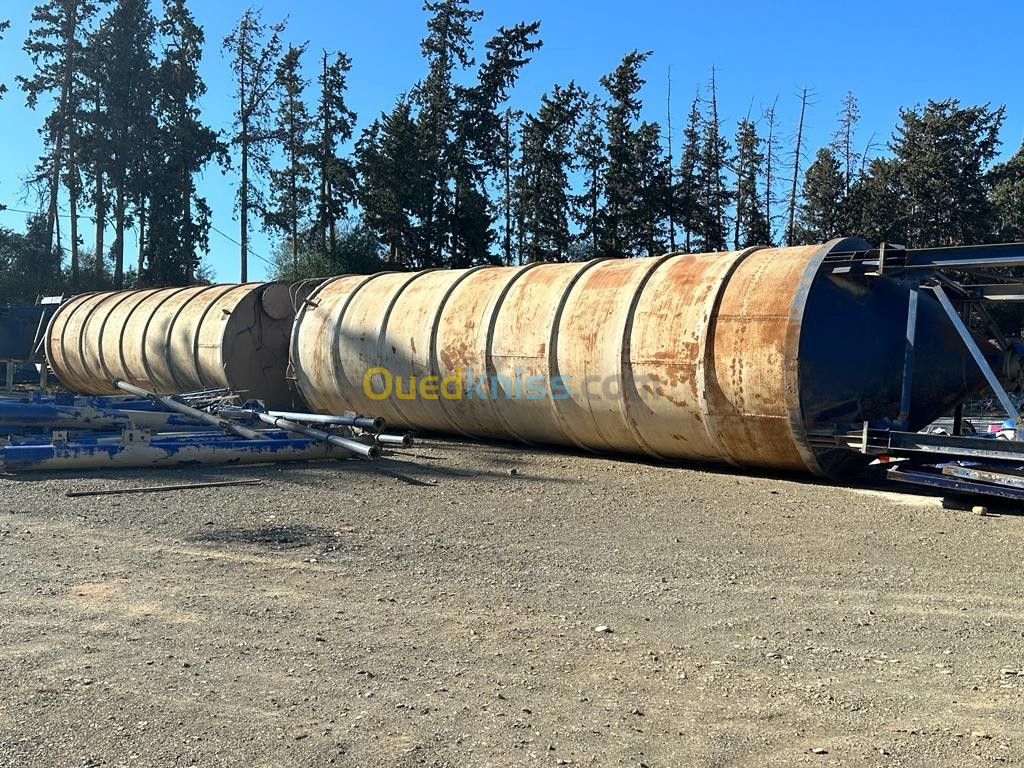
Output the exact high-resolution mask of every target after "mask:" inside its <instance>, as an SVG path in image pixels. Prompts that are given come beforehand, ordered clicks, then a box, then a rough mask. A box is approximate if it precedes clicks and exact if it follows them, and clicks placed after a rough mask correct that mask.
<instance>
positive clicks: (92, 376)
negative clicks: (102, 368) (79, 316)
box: [78, 293, 118, 390]
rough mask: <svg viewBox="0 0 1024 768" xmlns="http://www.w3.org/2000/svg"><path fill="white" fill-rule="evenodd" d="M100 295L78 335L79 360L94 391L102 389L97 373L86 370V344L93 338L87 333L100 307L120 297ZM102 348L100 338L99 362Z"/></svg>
mask: <svg viewBox="0 0 1024 768" xmlns="http://www.w3.org/2000/svg"><path fill="white" fill-rule="evenodd" d="M99 295H100V296H101V298H100V300H99V301H97V302H95V303H94V304H93V305H92V307H90V308H89V311H88V312H86V314H85V319H84V320H83V321H82V330H81V332H80V333H79V334H78V359H79V361H80V362H81V363H82V370H83V373H84V375H85V379H86V381H87V383H88V384H89V385H90V386H91V388H92V389H93V390H96V389H100V388H101V387H99V386H97V385H96V380H97V373H96V372H95V371H89V370H87V369H86V366H87V365H88V362H87V360H86V356H85V344H86V341H87V340H91V338H92V334H89V333H87V332H86V331H88V329H89V323H90V321H91V320H92V317H93V315H94V314H95V313H96V310H97V309H99V308H100V307H102V306H103V305H104V304H105V303H106V302H108V301H110V299H113V298H116V297H117V296H118V294H117V293H108V294H105V295H104V294H99ZM102 346H103V339H102V338H99V339H98V340H97V343H96V358H97V360H98V359H99V355H100V349H101V348H102Z"/></svg>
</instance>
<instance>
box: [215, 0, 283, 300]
mask: <svg viewBox="0 0 1024 768" xmlns="http://www.w3.org/2000/svg"><path fill="white" fill-rule="evenodd" d="M283 31H284V24H283V23H277V24H272V25H270V26H269V27H268V26H267V25H266V24H264V23H263V14H262V11H259V10H256V9H253V8H249V9H247V10H246V11H245V13H243V14H242V18H241V20H240V21H239V22H238V25H237V26H236V27H235V29H234V30H233V31H232V32H231V34H229V35H228V36H227V37H226V38H224V49H225V50H226V51H227V52H228V53H229V54H230V55H231V71H232V72H234V75H235V125H234V132H233V136H232V137H231V144H232V146H234V147H237V149H238V153H239V168H240V173H241V180H240V183H239V186H238V213H239V218H240V220H241V221H240V224H239V234H240V242H241V246H240V247H241V252H240V262H241V275H240V280H241V282H243V283H244V282H246V281H247V280H248V279H249V213H250V212H251V210H252V209H253V208H255V209H257V210H258V211H262V210H263V207H264V205H263V195H262V189H261V187H260V185H259V183H258V181H259V179H260V178H262V177H263V176H265V175H266V174H267V172H268V171H269V167H270V156H269V153H270V149H271V146H272V144H273V140H274V138H275V134H274V130H273V127H272V125H271V122H272V117H273V114H274V109H275V104H276V100H277V91H278V88H277V80H276V78H275V72H276V70H277V65H278V61H279V59H280V56H281V33H282V32H283Z"/></svg>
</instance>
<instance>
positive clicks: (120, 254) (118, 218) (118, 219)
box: [113, 178, 126, 290]
mask: <svg viewBox="0 0 1024 768" xmlns="http://www.w3.org/2000/svg"><path fill="white" fill-rule="evenodd" d="M114 195H115V200H114V249H113V250H114V288H116V289H117V290H120V289H121V288H123V287H124V220H125V205H126V201H125V194H124V179H123V178H119V179H118V181H117V190H116V192H115V193H114Z"/></svg>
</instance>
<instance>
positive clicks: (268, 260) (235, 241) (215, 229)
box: [210, 224, 276, 267]
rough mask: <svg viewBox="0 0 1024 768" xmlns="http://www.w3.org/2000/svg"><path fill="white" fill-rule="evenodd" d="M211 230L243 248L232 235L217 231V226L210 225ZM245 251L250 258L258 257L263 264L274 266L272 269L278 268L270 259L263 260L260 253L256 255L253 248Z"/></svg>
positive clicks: (247, 248)
mask: <svg viewBox="0 0 1024 768" xmlns="http://www.w3.org/2000/svg"><path fill="white" fill-rule="evenodd" d="M210 229H212V230H213V231H214V232H216V233H217V234H218V235H220V236H221V237H223V238H224V239H225V240H227V241H228V242H230V243H234V244H235V245H237V246H238V247H239V248H241V247H242V244H241V243H240V242H238V241H237V240H235V238H233V237H232V236H231V235H228V234H225V233H224V232H221V231H220V230H219V229H217V228H216V227H215V226H213V224H211V225H210ZM245 250H246V252H247V253H248V254H249V255H250V256H255V257H256V258H257V259H259V260H260V261H262V262H263V263H264V264H269V265H270V266H272V267H274V266H276V265H275V264H274V262H272V261H271V260H270V259H265V258H263V257H262V256H260V255H259V254H258V253H256V252H255V251H254V250H253V249H252V248H249V247H246V249H245Z"/></svg>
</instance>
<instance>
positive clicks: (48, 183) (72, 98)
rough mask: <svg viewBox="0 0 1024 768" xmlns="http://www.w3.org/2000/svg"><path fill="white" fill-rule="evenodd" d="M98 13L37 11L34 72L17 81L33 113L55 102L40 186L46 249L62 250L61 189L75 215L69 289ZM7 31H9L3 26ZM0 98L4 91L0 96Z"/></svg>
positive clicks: (61, 4)
mask: <svg viewBox="0 0 1024 768" xmlns="http://www.w3.org/2000/svg"><path fill="white" fill-rule="evenodd" d="M95 13H96V6H95V5H94V4H93V3H92V2H90V0H49V1H48V2H45V3H42V4H41V5H38V6H36V8H35V10H34V11H33V13H32V24H33V26H32V28H31V30H30V31H29V36H28V39H27V40H26V41H25V46H24V48H25V51H26V53H28V55H29V56H30V58H31V59H32V63H33V65H34V66H35V71H34V72H33V74H32V75H31V76H30V77H27V78H26V77H20V78H18V81H19V83H20V85H21V88H22V90H23V91H24V92H25V96H26V101H27V103H28V106H29V107H30V108H31V109H35V108H36V106H37V105H38V103H39V99H40V97H41V96H50V97H53V99H54V107H53V111H52V112H50V114H49V115H48V116H47V117H46V118H45V121H44V123H43V127H42V129H41V130H40V133H41V134H42V136H43V144H44V146H45V148H46V150H45V154H44V156H43V157H42V158H41V159H40V162H39V165H38V166H37V168H38V173H37V176H36V179H35V180H36V181H37V182H39V183H40V184H41V185H42V186H43V189H44V192H43V196H44V198H45V199H46V201H47V203H46V219H45V222H46V229H45V232H46V240H47V243H48V244H49V245H48V246H47V247H48V248H53V247H54V242H55V240H56V248H57V251H58V252H60V251H61V246H60V236H59V231H60V230H59V219H58V215H57V212H58V199H59V195H60V188H61V186H62V184H63V186H64V187H65V189H66V190H67V192H68V198H69V200H68V202H69V208H70V213H71V233H70V251H71V285H72V288H73V289H75V290H77V289H78V287H79V285H80V274H79V253H78V201H79V196H80V193H81V186H82V182H81V172H80V169H79V162H80V159H81V156H82V153H83V138H82V133H83V126H82V114H81V112H82V104H83V101H84V98H85V97H84V94H83V91H84V89H85V84H84V83H83V79H82V72H83V70H84V61H83V60H84V58H85V55H86V53H85V45H84V37H85V29H86V27H87V25H88V23H89V21H90V20H91V18H92V17H93V16H94V14H95ZM4 28H6V27H4ZM0 93H2V91H0Z"/></svg>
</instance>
